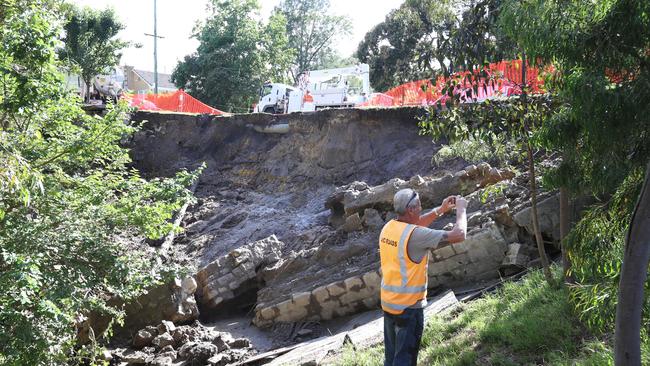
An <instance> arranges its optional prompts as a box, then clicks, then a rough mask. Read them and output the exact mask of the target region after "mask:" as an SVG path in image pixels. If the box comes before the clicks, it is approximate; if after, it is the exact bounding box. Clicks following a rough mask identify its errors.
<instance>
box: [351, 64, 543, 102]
mask: <svg viewBox="0 0 650 366" xmlns="http://www.w3.org/2000/svg"><path fill="white" fill-rule="evenodd" d="M521 65H522V61H521V60H512V61H501V62H496V63H492V64H489V65H488V66H487V67H485V68H484V69H483V70H476V71H474V72H470V71H461V72H457V73H454V74H452V75H451V76H449V77H448V78H445V77H443V76H440V77H438V78H437V79H436V80H435V84H434V83H433V82H432V80H429V79H425V80H418V81H412V82H409V83H406V84H402V85H400V86H397V87H395V88H393V89H390V90H388V91H387V92H385V93H379V94H373V95H371V96H370V98H369V100H368V101H367V102H366V103H364V104H362V106H367V107H372V106H384V107H392V106H407V105H432V104H435V103H437V102H438V101H440V102H445V101H446V100H447V98H449V96H448V94H445V93H443V91H444V89H445V87H448V86H449V85H452V84H453V83H454V82H455V87H454V89H453V91H452V92H453V94H454V95H460V99H461V101H462V102H470V101H481V100H484V99H486V98H491V97H496V96H510V95H517V94H521V83H522V75H521ZM544 71H545V72H552V71H553V68H552V67H549V68H547V70H544ZM450 81H452V83H450ZM526 81H527V88H528V92H529V93H533V94H535V93H540V92H543V91H544V80H543V79H542V77H541V75H540V70H539V69H537V68H534V67H527V68H526Z"/></svg>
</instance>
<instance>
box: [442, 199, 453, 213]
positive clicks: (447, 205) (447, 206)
mask: <svg viewBox="0 0 650 366" xmlns="http://www.w3.org/2000/svg"><path fill="white" fill-rule="evenodd" d="M455 206H456V196H450V197H447V198H445V200H444V201H442V204H441V205H440V211H442V213H447V212H449V210H451V209H452V208H454V207H455Z"/></svg>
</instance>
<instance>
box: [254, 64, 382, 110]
mask: <svg viewBox="0 0 650 366" xmlns="http://www.w3.org/2000/svg"><path fill="white" fill-rule="evenodd" d="M369 96H370V68H369V67H368V65H367V64H358V65H355V66H349V67H341V68H337V69H326V70H315V71H305V72H304V73H302V74H301V75H300V77H299V78H298V85H297V86H290V85H286V84H278V83H266V84H264V85H263V86H262V87H261V88H260V94H259V97H260V99H259V101H258V103H257V105H256V106H255V112H264V113H291V112H309V111H315V110H317V109H323V108H351V107H354V106H357V105H359V104H361V103H363V102H365V101H367V100H368V97H369Z"/></svg>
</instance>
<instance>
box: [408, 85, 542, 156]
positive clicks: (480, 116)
mask: <svg viewBox="0 0 650 366" xmlns="http://www.w3.org/2000/svg"><path fill="white" fill-rule="evenodd" d="M452 83H453V80H452ZM554 107H555V106H554V104H553V103H552V102H551V100H550V98H549V97H548V96H544V95H540V96H535V97H532V98H531V97H528V98H526V100H525V101H524V100H523V98H519V97H515V98H510V99H507V100H485V101H484V102H482V103H468V104H459V103H458V101H455V102H449V103H448V105H447V106H446V107H443V106H441V105H438V106H432V107H430V108H429V110H428V112H427V114H426V115H425V116H424V117H423V118H421V119H420V121H419V122H418V125H419V127H420V134H422V135H430V136H431V137H433V139H434V140H437V141H439V140H443V139H448V140H449V141H450V143H451V144H453V143H472V141H481V142H484V143H487V144H488V145H493V146H496V145H498V144H500V143H506V144H510V145H511V146H513V145H515V146H516V149H517V150H519V151H521V150H522V149H523V148H522V145H526V144H527V143H528V142H531V143H535V142H536V140H535V135H534V134H533V132H534V131H536V130H537V129H538V128H539V126H541V124H542V123H543V121H545V120H546V119H548V118H549V116H550V115H551V113H552V112H553V109H554Z"/></svg>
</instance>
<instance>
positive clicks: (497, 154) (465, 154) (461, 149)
mask: <svg viewBox="0 0 650 366" xmlns="http://www.w3.org/2000/svg"><path fill="white" fill-rule="evenodd" d="M456 157H460V158H463V159H464V160H466V161H467V162H469V163H473V164H476V163H480V162H484V161H485V162H488V163H490V164H492V165H497V166H501V165H506V164H513V165H516V164H519V163H521V162H522V161H523V159H522V154H521V151H519V149H517V147H516V146H515V144H514V143H513V142H512V141H507V140H506V139H505V137H503V136H497V137H496V138H495V139H494V140H492V141H485V140H482V139H481V138H478V137H473V136H470V137H469V138H468V139H466V140H461V141H454V142H452V143H451V144H449V145H443V146H442V147H441V148H440V150H438V151H437V152H436V153H435V155H433V158H432V159H431V162H432V163H433V164H434V165H436V166H440V165H442V164H443V163H444V162H445V161H447V160H450V159H453V158H456Z"/></svg>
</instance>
